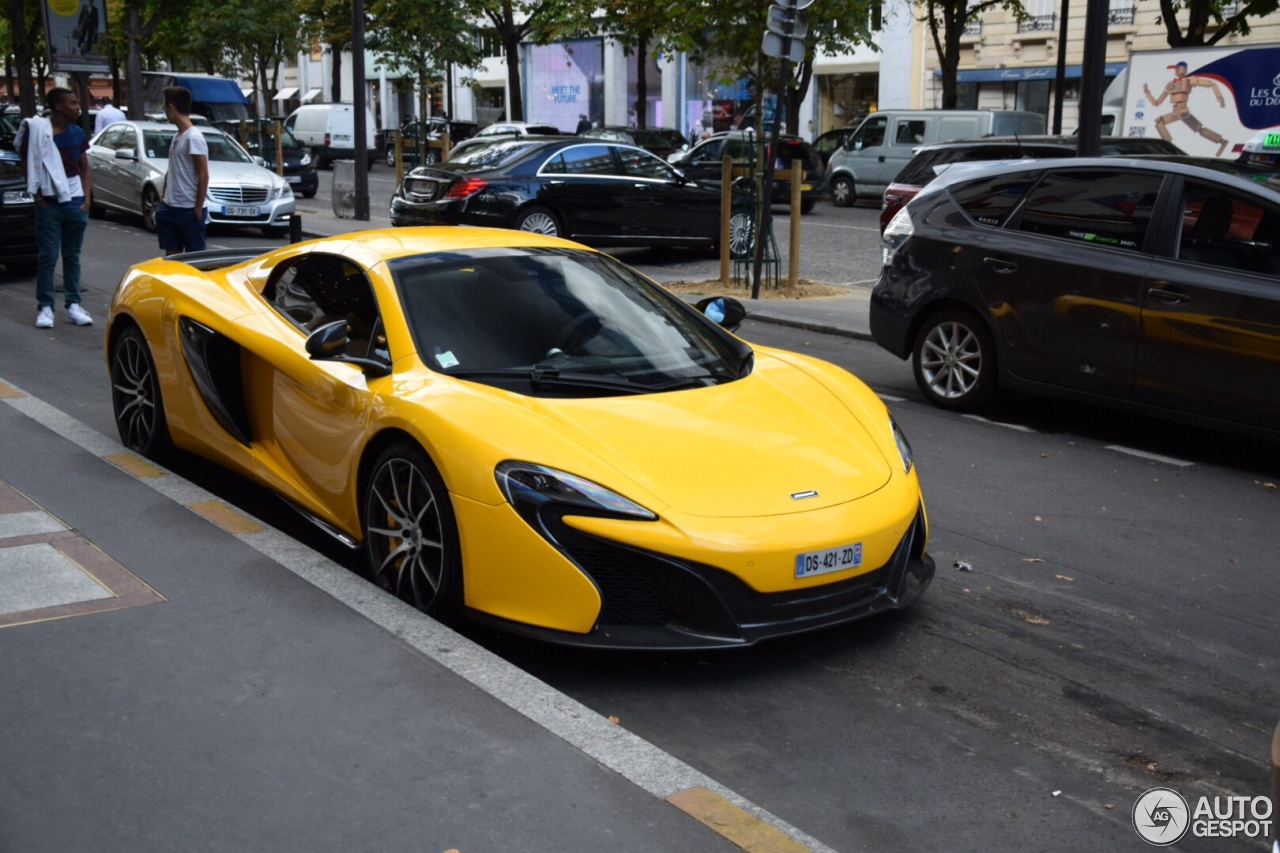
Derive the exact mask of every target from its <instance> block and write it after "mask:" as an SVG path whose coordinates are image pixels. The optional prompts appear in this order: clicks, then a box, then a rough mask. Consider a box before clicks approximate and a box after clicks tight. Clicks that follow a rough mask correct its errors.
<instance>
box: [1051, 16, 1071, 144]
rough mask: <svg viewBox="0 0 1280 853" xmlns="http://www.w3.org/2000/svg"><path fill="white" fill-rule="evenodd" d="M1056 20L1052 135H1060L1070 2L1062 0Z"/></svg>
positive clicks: (1065, 84)
mask: <svg viewBox="0 0 1280 853" xmlns="http://www.w3.org/2000/svg"><path fill="white" fill-rule="evenodd" d="M1060 14H1061V16H1062V17H1061V18H1059V19H1058V77H1057V79H1056V80H1055V81H1054V88H1053V134H1054V136H1057V135H1058V134H1060V133H1062V97H1063V95H1064V93H1065V92H1066V89H1067V22H1068V20H1069V19H1070V16H1071V0H1062V12H1061V13H1060Z"/></svg>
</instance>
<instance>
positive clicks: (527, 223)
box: [513, 207, 564, 237]
mask: <svg viewBox="0 0 1280 853" xmlns="http://www.w3.org/2000/svg"><path fill="white" fill-rule="evenodd" d="M513 227H514V228H515V229H516V230H517V231H527V232H529V233H531V234H545V235H546V236H548V237H563V236H564V226H562V225H561V224H560V220H559V219H558V218H557V217H556V215H555V214H554V213H552V212H551V211H550V210H547V209H546V208H545V207H526V208H525V209H524V210H522V211H520V212H519V213H518V214H516V221H515V225H514V226H513Z"/></svg>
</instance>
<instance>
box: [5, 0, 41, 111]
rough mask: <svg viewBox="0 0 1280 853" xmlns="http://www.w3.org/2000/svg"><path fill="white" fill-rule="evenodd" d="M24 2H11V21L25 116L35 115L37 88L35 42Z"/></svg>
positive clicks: (19, 0)
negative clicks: (34, 60)
mask: <svg viewBox="0 0 1280 853" xmlns="http://www.w3.org/2000/svg"><path fill="white" fill-rule="evenodd" d="M26 19H27V16H26V14H25V9H24V4H23V0H9V21H10V22H11V23H10V25H9V26H10V27H11V28H12V30H13V63H14V66H15V68H16V71H17V74H18V103H19V104H21V105H22V114H23V115H24V116H29V115H35V112H36V86H35V81H34V80H33V79H32V77H31V71H32V67H31V66H32V46H33V45H34V44H35V41H34V40H33V39H32V38H31V31H30V30H28V29H26V27H25V26H24V22H25V21H26Z"/></svg>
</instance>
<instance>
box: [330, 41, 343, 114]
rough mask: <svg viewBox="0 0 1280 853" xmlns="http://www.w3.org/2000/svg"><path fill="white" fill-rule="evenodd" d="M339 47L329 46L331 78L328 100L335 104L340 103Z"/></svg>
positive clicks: (340, 54) (340, 70)
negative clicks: (331, 60) (331, 64)
mask: <svg viewBox="0 0 1280 853" xmlns="http://www.w3.org/2000/svg"><path fill="white" fill-rule="evenodd" d="M339 47H340V45H336V44H333V43H330V44H329V55H330V56H332V57H333V77H332V79H331V80H330V82H329V100H330V101H332V102H333V103H335V104H338V103H341V102H342V51H341V50H339Z"/></svg>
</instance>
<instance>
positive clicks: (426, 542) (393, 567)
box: [362, 441, 463, 618]
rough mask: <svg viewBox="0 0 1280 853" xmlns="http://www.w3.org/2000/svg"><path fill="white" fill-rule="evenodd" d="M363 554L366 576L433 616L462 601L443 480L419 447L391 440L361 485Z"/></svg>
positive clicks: (458, 563)
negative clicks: (367, 573) (362, 487)
mask: <svg viewBox="0 0 1280 853" xmlns="http://www.w3.org/2000/svg"><path fill="white" fill-rule="evenodd" d="M363 503H364V513H363V515H362V522H363V524H364V543H365V557H366V559H367V560H368V566H369V573H370V576H371V578H372V579H373V580H374V581H375V582H376V583H377V584H378V585H379V586H381V587H382V588H383V589H385V590H387V591H388V592H390V593H392V594H394V595H396V596H397V597H398V598H400V599H401V600H402V601H405V602H407V603H409V604H412V605H413V606H414V607H416V608H418V609H419V610H421V611H422V612H423V613H426V614H428V615H431V616H435V617H441V618H443V617H448V616H451V615H453V614H454V613H456V612H457V611H458V610H459V609H460V608H461V606H462V601H463V595H462V555H461V549H460V547H459V545H458V526H457V521H456V520H455V518H454V514H453V504H452V503H450V500H449V491H448V489H447V488H446V487H445V484H444V480H443V479H441V477H440V474H439V472H438V471H436V467H435V465H433V464H432V462H431V460H430V459H429V458H428V457H427V455H426V453H424V452H423V451H422V449H421V448H420V447H418V446H417V445H415V444H412V443H409V442H407V441H406V442H397V443H396V444H393V445H391V446H390V447H388V448H387V449H386V450H384V451H382V453H380V454H378V458H377V459H376V460H375V461H374V463H373V467H372V468H371V469H370V474H369V478H368V481H367V483H366V484H365V488H364V501H363Z"/></svg>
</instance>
